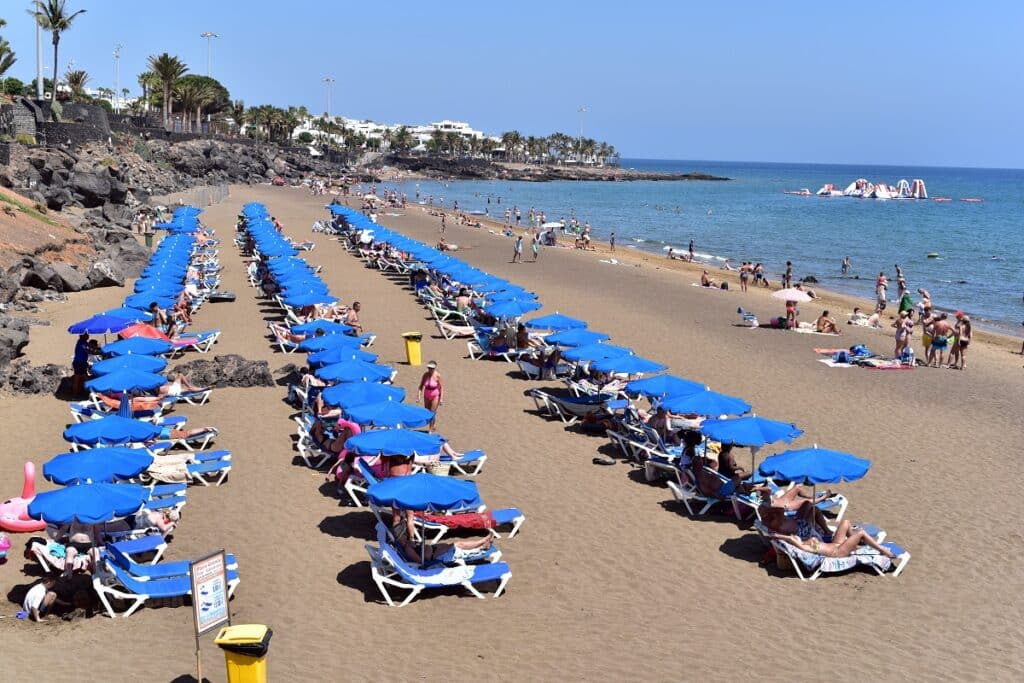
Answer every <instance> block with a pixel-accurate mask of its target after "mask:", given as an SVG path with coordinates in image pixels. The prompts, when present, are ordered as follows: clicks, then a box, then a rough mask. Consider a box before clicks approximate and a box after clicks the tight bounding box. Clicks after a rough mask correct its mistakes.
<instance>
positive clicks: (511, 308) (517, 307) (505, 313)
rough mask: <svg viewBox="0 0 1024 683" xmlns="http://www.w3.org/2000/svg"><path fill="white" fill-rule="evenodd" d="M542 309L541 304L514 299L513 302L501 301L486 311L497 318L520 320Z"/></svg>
mask: <svg viewBox="0 0 1024 683" xmlns="http://www.w3.org/2000/svg"><path fill="white" fill-rule="evenodd" d="M538 308H541V304H540V302H537V301H526V300H522V299H514V300H512V301H499V302H498V303H496V304H491V305H490V306H487V307H486V308H485V309H484V311H485V312H487V313H489V314H490V315H493V316H494V317H495V318H518V317H520V316H523V315H526V314H527V313H529V312H530V311H536V310H537V309H538Z"/></svg>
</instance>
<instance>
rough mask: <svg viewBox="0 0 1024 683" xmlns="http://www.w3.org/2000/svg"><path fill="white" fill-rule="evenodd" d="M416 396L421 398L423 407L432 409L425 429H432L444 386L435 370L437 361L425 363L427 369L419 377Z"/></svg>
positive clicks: (442, 396)
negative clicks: (432, 412)
mask: <svg viewBox="0 0 1024 683" xmlns="http://www.w3.org/2000/svg"><path fill="white" fill-rule="evenodd" d="M416 393H417V397H418V398H422V400H423V407H424V408H426V409H427V410H432V411H434V414H435V417H434V419H432V420H431V421H430V424H429V425H428V426H427V431H430V432H432V431H434V423H435V422H436V421H437V417H436V414H437V409H438V407H440V405H441V404H442V403H444V386H443V385H442V384H441V375H440V374H439V373H438V372H437V362H436V361H430V362H429V363H427V371H426V372H424V373H423V377H422V378H421V379H420V388H419V390H418V391H417V392H416Z"/></svg>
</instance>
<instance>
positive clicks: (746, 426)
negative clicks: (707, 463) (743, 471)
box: [700, 415, 804, 448]
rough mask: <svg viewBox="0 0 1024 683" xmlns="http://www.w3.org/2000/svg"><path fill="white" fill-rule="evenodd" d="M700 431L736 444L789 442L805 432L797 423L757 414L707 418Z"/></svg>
mask: <svg viewBox="0 0 1024 683" xmlns="http://www.w3.org/2000/svg"><path fill="white" fill-rule="evenodd" d="M700 431H701V432H702V433H703V434H704V435H705V436H706V437H708V438H709V439H714V440H715V441H719V442H721V443H723V444H732V445H734V446H754V447H758V448H759V447H761V446H766V445H768V444H770V443H775V442H776V441H785V442H786V443H789V442H790V441H792V440H793V439H795V438H797V437H799V436H801V435H802V434H803V433H804V432H803V430H802V429H800V428H799V427H797V426H796V425H795V424H792V423H789V422H780V421H778V420H769V419H766V418H763V417H758V416H757V415H751V416H748V417H736V418H732V419H728V420H705V421H704V422H703V423H702V424H701V426H700Z"/></svg>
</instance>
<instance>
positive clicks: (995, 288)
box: [399, 159, 1024, 331]
mask: <svg viewBox="0 0 1024 683" xmlns="http://www.w3.org/2000/svg"><path fill="white" fill-rule="evenodd" d="M622 166H623V167H624V168H636V169H642V170H658V171H677V172H680V171H682V172H685V171H705V172H708V173H712V174H715V175H722V176H728V177H729V178H732V180H731V181H730V182H699V181H689V182H620V183H614V182H576V181H557V182H549V183H528V182H508V181H451V182H447V183H440V182H428V181H419V182H418V183H414V182H407V183H403V184H400V186H399V187H400V189H401V191H403V192H406V193H407V194H408V196H409V200H410V201H413V200H414V197H415V192H416V190H417V188H418V189H419V192H420V196H421V198H423V199H426V197H427V196H428V195H433V196H434V199H435V202H436V201H438V200H439V199H441V198H443V199H444V203H445V206H446V207H450V206H451V205H452V202H453V201H455V200H457V201H458V202H459V208H460V210H466V211H473V210H479V211H483V210H485V209H486V210H487V211H488V212H489V214H490V215H491V216H493V217H500V218H503V217H504V210H505V207H506V206H518V207H519V208H520V210H521V211H522V214H523V223H524V225H525V222H526V213H527V211H529V209H530V208H531V207H533V208H535V209H537V210H543V211H544V212H545V214H546V217H547V220H549V221H553V220H558V219H559V218H561V217H563V216H564V217H565V218H566V219H568V217H569V216H570V211H571V210H575V215H576V216H577V217H578V218H579V219H580V221H581V223H582V222H583V221H589V222H590V223H591V225H592V226H593V231H594V234H595V236H596V237H597V238H598V239H605V238H607V235H608V234H609V233H610V232H611V231H613V230H614V231H615V233H616V239H617V244H618V246H619V247H620V248H625V247H632V248H637V249H643V250H647V251H650V252H652V253H656V254H659V255H663V254H664V253H665V252H664V248H665V247H667V246H669V245H671V246H674V247H675V248H676V249H677V250H680V251H685V250H686V247H687V244H688V242H689V240H690V239H691V238H692V239H693V240H694V241H695V243H696V252H697V254H698V255H703V257H704V258H705V259H707V260H708V261H709V263H710V264H712V265H713V266H715V267H718V266H719V265H721V262H722V261H721V260H722V259H723V258H725V257H728V258H731V259H732V262H733V263H734V264H738V263H739V262H740V261H745V260H749V261H755V262H756V261H761V262H763V263H764V264H765V267H766V269H767V271H768V272H769V273H770V277H771V278H772V279H773V280H775V279H777V278H778V276H779V274H781V272H782V271H783V270H784V269H785V263H786V261H787V260H791V261H793V264H794V268H793V270H794V274H795V275H796V276H797V277H803V276H806V275H814V276H815V277H816V278H817V279H818V281H819V282H820V283H821V286H823V287H826V288H828V289H832V290H835V291H839V292H844V293H848V294H854V295H858V296H863V297H869V298H870V297H872V296H873V291H874V279H875V277H876V276H877V275H878V273H879V271H885V272H886V274H887V275H888V276H889V279H890V282H891V283H892V285H891V286H890V288H889V295H890V298H892V297H894V296H895V292H896V286H895V277H894V276H895V268H894V264H896V263H899V264H900V265H901V266H902V267H903V270H904V273H905V276H906V278H907V283H908V286H909V287H910V289H911V291H913V290H915V289H917V288H918V287H924V288H926V289H928V290H929V291H930V293H931V295H932V298H933V300H934V301H935V303H936V304H937V305H938V306H939V307H941V308H943V309H948V310H953V309H962V310H964V311H966V312H968V313H970V314H971V316H972V318H974V319H975V321H976V322H979V323H982V324H985V325H987V326H988V327H992V328H998V329H1002V330H1004V331H1018V330H1019V329H1020V324H1021V321H1022V320H1024V300H1022V294H1024V240H1022V229H1024V170H1005V169H961V168H928V167H919V168H911V167H896V166H839V165H818V164H768V163H743V162H717V161H660V160H644V159H624V160H623V161H622ZM857 178H867V179H868V180H870V181H872V182H885V183H888V184H889V185H895V184H896V182H897V181H899V180H900V179H901V178H906V179H907V180H913V179H914V178H921V179H923V180H924V181H925V183H926V184H927V187H928V193H929V196H930V197H938V196H941V197H950V198H952V199H953V201H951V202H935V201H932V200H928V201H910V200H900V201H876V200H858V199H852V198H845V197H837V198H832V199H825V198H819V197H800V196H792V195H786V194H783V191H784V190H798V189H800V188H804V187H806V188H809V189H810V190H811V192H812V193H813V192H816V191H817V190H818V188H819V187H821V186H822V185H824V184H825V183H833V184H834V185H835V186H836V187H837V188H839V189H842V188H845V187H846V186H847V185H848V184H849V183H850V182H852V181H853V180H855V179H857ZM488 196H490V198H491V204H488V203H487V197H488ZM499 196H500V197H501V204H500V205H499V204H497V198H498V197H499ZM961 197H981V198H983V199H984V200H985V201H984V202H982V203H978V204H971V203H963V202H960V201H959V199H960V198H961ZM929 253H938V254H940V258H928V257H927V255H928V254H929ZM844 256H849V257H850V259H851V261H852V264H853V271H852V276H851V277H846V278H843V277H841V276H840V269H839V267H840V263H841V261H842V258H843V257H844ZM853 276H858V277H853Z"/></svg>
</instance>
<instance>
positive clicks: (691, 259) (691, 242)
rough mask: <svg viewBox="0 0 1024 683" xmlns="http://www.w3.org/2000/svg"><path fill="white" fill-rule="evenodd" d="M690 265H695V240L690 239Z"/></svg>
mask: <svg viewBox="0 0 1024 683" xmlns="http://www.w3.org/2000/svg"><path fill="white" fill-rule="evenodd" d="M690 263H693V238H692V237H691V238H690Z"/></svg>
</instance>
